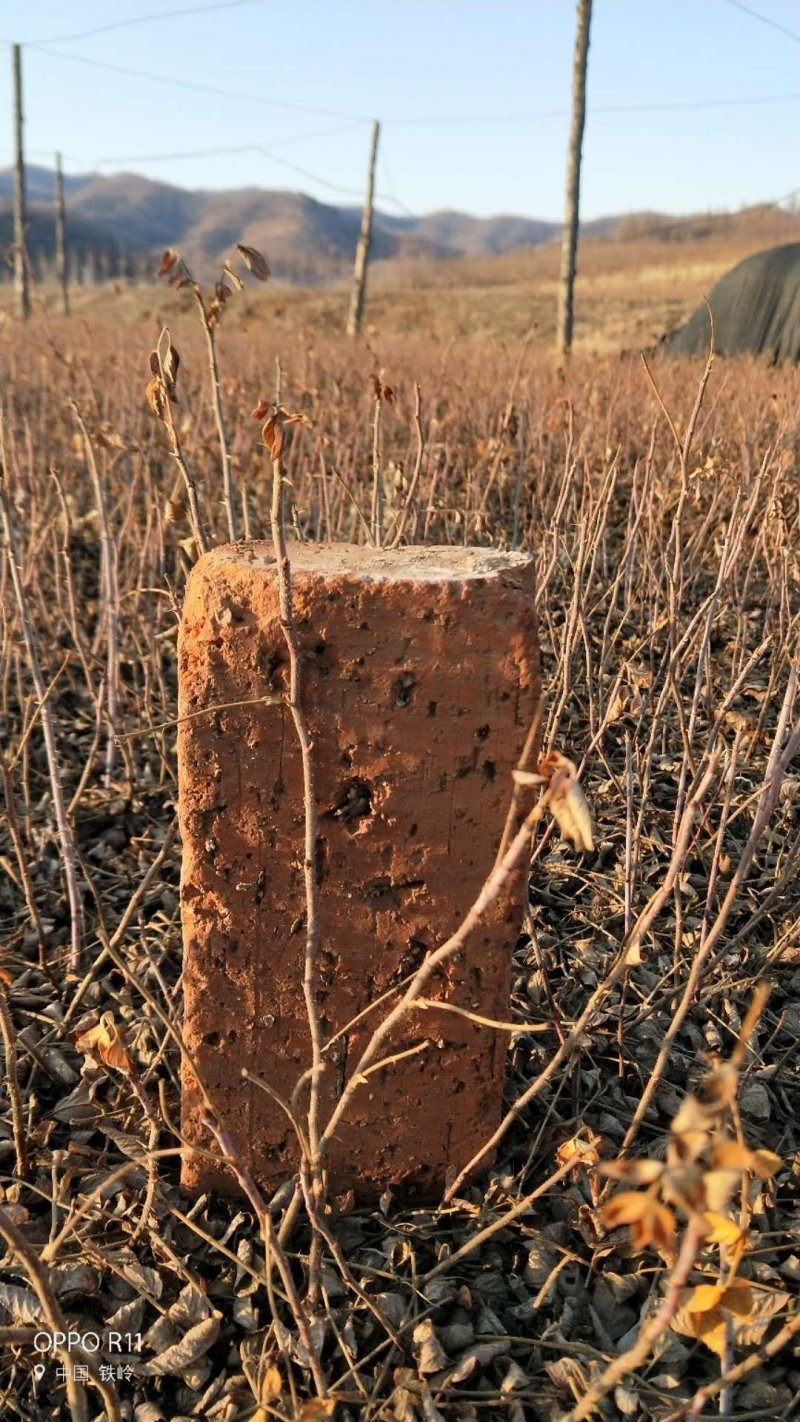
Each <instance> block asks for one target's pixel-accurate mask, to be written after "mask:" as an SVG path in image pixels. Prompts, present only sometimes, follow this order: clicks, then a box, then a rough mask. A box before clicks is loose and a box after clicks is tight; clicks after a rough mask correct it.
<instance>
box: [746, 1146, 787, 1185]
mask: <svg viewBox="0 0 800 1422" xmlns="http://www.w3.org/2000/svg"><path fill="white" fill-rule="evenodd" d="M782 1165H783V1161H782V1159H781V1157H780V1156H779V1155H776V1154H775V1152H774V1150H754V1151H753V1152H752V1153H751V1160H750V1169H751V1170H752V1172H753V1174H754V1175H757V1176H758V1178H759V1180H771V1178H772V1176H773V1175H776V1174H777V1172H778V1171H779V1170H780V1168H781V1166H782Z"/></svg>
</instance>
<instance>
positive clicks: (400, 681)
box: [394, 672, 417, 706]
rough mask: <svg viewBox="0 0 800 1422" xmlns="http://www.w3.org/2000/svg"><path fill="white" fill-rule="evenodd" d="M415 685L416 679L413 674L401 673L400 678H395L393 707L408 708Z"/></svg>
mask: <svg viewBox="0 0 800 1422" xmlns="http://www.w3.org/2000/svg"><path fill="white" fill-rule="evenodd" d="M416 684H417V679H416V677H415V676H414V673H413V672H403V674H402V676H400V677H398V678H397V681H396V682H395V684H394V704H395V706H408V705H409V704H410V701H411V696H412V694H413V691H414V687H415V686H416Z"/></svg>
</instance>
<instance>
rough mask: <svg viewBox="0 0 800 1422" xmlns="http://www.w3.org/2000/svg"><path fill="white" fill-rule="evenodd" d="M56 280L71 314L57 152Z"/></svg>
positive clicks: (63, 304) (63, 307)
mask: <svg viewBox="0 0 800 1422" xmlns="http://www.w3.org/2000/svg"><path fill="white" fill-rule="evenodd" d="M56 280H57V281H58V285H59V287H60V289H61V310H62V311H63V313H64V315H65V316H69V266H68V260H67V212H66V207H65V204H64V174H63V172H62V170H61V154H60V153H57V154H56Z"/></svg>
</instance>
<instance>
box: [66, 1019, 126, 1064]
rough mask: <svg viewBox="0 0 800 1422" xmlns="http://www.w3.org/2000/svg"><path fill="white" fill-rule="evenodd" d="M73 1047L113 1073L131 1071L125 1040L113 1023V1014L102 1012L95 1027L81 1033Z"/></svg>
mask: <svg viewBox="0 0 800 1422" xmlns="http://www.w3.org/2000/svg"><path fill="white" fill-rule="evenodd" d="M75 1046H76V1047H77V1049H78V1051H79V1052H83V1054H84V1056H92V1057H95V1058H96V1060H97V1061H100V1062H102V1063H103V1065H104V1066H107V1067H111V1068H112V1069H113V1070H114V1071H123V1072H128V1073H129V1072H131V1071H133V1063H132V1062H131V1059H130V1057H129V1055H128V1049H127V1047H126V1046H125V1039H124V1037H123V1034H122V1031H121V1030H120V1028H119V1027H118V1026H117V1024H116V1022H115V1021H114V1014H113V1012H104V1013H103V1015H102V1017H101V1018H100V1021H99V1022H98V1023H97V1026H96V1027H90V1028H89V1030H88V1032H81V1033H80V1035H79V1036H77V1037H76V1038H75Z"/></svg>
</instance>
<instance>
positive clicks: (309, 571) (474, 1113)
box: [178, 543, 540, 1199]
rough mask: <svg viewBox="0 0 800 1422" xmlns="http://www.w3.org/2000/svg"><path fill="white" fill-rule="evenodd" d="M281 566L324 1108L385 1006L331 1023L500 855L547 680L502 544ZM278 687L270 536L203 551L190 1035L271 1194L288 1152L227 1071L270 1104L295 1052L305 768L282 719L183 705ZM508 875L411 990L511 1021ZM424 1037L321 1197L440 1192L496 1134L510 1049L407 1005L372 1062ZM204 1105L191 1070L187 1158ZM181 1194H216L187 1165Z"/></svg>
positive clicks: (434, 930) (388, 1079)
mask: <svg viewBox="0 0 800 1422" xmlns="http://www.w3.org/2000/svg"><path fill="white" fill-rule="evenodd" d="M291 559H292V568H293V584H294V606H295V613H296V619H297V623H298V631H299V636H300V639H301V644H302V650H303V672H302V676H303V701H304V704H305V706H306V707H307V709H308V715H309V718H310V722H311V728H312V733H313V738H314V755H315V763H316V771H317V798H318V805H319V841H318V864H319V872H320V876H321V899H322V910H321V981H322V988H321V1011H322V1016H323V1021H324V1031H325V1036H326V1039H327V1038H328V1037H330V1036H331V1035H332V1034H333V1033H335V1032H337V1031H339V1030H340V1029H342V1028H345V1027H347V1030H346V1032H345V1033H344V1035H343V1036H341V1037H340V1038H339V1040H338V1041H337V1043H336V1044H335V1045H334V1046H333V1047H332V1049H331V1051H330V1052H329V1053H328V1055H327V1060H328V1061H329V1067H328V1070H327V1071H326V1073H325V1076H324V1079H323V1102H324V1103H325V1106H326V1109H327V1110H329V1109H330V1107H331V1106H332V1105H333V1104H334V1103H335V1101H336V1100H337V1099H338V1094H339V1092H340V1091H341V1085H342V1082H343V1081H344V1079H345V1077H346V1074H347V1072H348V1069H349V1068H352V1066H353V1064H354V1062H355V1061H356V1060H357V1059H358V1056H359V1054H360V1052H361V1050H362V1048H363V1046H364V1044H365V1041H366V1039H367V1036H368V1034H369V1032H370V1030H371V1026H372V1025H374V1024H375V1022H376V1021H377V1020H378V1017H377V1014H372V1015H368V1016H367V1017H366V1018H365V1019H364V1020H362V1021H360V1022H358V1023H355V1024H353V1025H351V1026H349V1027H348V1026H347V1024H349V1023H351V1022H352V1019H353V1018H355V1017H356V1016H357V1015H358V1014H359V1013H360V1012H362V1010H363V1009H364V1008H366V1007H367V1006H368V1005H369V1004H370V1003H372V1002H374V1001H375V1000H376V999H378V998H380V997H381V995H382V994H385V993H387V992H388V991H389V990H390V989H391V988H392V987H393V986H394V985H396V984H397V983H399V982H400V981H401V980H402V979H404V978H405V977H407V975H408V974H409V973H411V972H412V971H413V970H414V969H415V968H416V967H417V965H418V964H419V963H420V962H421V961H422V959H423V957H424V955H425V954H426V952H427V951H428V950H429V949H431V948H433V947H435V946H436V945H437V944H439V943H440V942H442V940H443V939H444V938H445V937H447V936H449V934H450V933H451V932H452V931H453V929H454V928H455V927H456V926H457V925H458V924H459V922H460V921H461V919H462V917H463V915H464V913H465V911H466V909H467V908H468V907H469V905H470V904H471V903H472V901H473V899H474V897H475V895H476V893H477V891H478V890H479V888H480V886H481V884H482V883H483V881H484V879H485V877H486V875H487V873H488V872H489V870H490V869H491V867H492V864H493V862H494V858H495V854H496V851H497V846H498V843H499V839H500V835H501V833H502V829H503V825H504V823H505V818H506V814H507V809H508V804H509V796H510V791H511V771H512V769H513V767H514V765H515V764H516V762H517V760H518V758H519V754H520V750H521V747H522V744H523V742H524V739H525V736H526V734H527V731H528V728H529V726H530V723H531V721H532V718H533V716H534V713H535V710H536V706H537V701H538V697H539V691H540V685H539V660H538V649H537V638H536V628H535V622H534V615H533V582H532V580H533V571H532V564H531V563H530V561H529V560H528V559H527V558H525V557H523V556H522V555H520V554H502V553H498V552H494V551H492V550H485V549H482V550H477V549H453V548H414V549H408V550H400V551H396V552H378V551H374V550H369V549H364V548H356V547H347V546H343V545H336V546H333V547H320V546H314V545H307V544H306V545H295V546H293V547H292V549H291ZM286 678H287V652H286V646H285V642H284V638H283V634H282V631H281V627H280V622H279V614H278V589H277V578H276V569H275V562H274V558H273V556H272V551H271V545H268V544H265V543H257V544H252V545H242V546H238V547H234V546H231V547H226V548H220V549H217V550H215V551H214V552H212V553H208V554H206V555H205V556H204V557H203V558H201V559H200V561H199V562H198V564H197V566H196V567H195V568H194V570H193V572H192V575H191V577H190V579H189V584H188V588H187V592H186V601H185V606H184V614H183V625H182V629H181V638H180V713H181V715H182V716H184V717H190V719H186V720H184V721H183V722H182V724H181V725H180V729H179V738H178V764H179V783H180V819H181V828H182V833H183V841H184V859H183V878H182V908H183V931H184V944H185V960H184V987H185V1019H184V1024H185V1035H186V1041H187V1044H188V1046H189V1048H190V1050H191V1052H192V1053H193V1055H194V1058H195V1060H196V1062H197V1065H198V1067H199V1070H200V1073H201V1075H202V1078H203V1080H204V1082H205V1084H206V1087H207V1089H208V1091H209V1093H210V1095H211V1097H212V1099H213V1101H214V1102H215V1104H216V1106H217V1107H218V1109H219V1110H220V1112H221V1114H222V1116H223V1119H224V1120H225V1123H226V1125H227V1126H228V1127H229V1129H230V1131H231V1133H232V1135H233V1138H234V1140H235V1141H236V1143H237V1146H238V1149H239V1150H240V1151H241V1154H242V1157H243V1159H244V1160H245V1161H246V1162H247V1164H248V1165H249V1167H250V1169H251V1170H252V1172H253V1174H254V1176H255V1177H256V1179H257V1180H258V1181H259V1182H260V1183H261V1184H262V1185H263V1186H264V1187H265V1188H266V1189H270V1188H272V1187H275V1186H277V1185H278V1184H279V1183H280V1182H281V1181H282V1180H283V1179H285V1178H286V1176H287V1175H289V1174H291V1173H292V1172H293V1171H294V1169H295V1168H296V1159H297V1152H296V1147H295V1142H294V1139H293V1135H292V1130H291V1127H290V1125H289V1123H288V1121H287V1119H286V1117H285V1115H284V1114H283V1113H282V1111H281V1109H280V1108H279V1107H278V1106H276V1105H275V1104H274V1103H273V1102H272V1101H271V1100H270V1098H268V1097H267V1096H266V1095H265V1094H264V1093H263V1092H261V1091H259V1090H258V1089H257V1088H255V1087H252V1086H250V1085H247V1084H246V1083H244V1082H243V1081H242V1080H241V1077H240V1070H241V1067H242V1066H243V1065H246V1066H248V1067H249V1068H250V1070H252V1071H254V1072H256V1073H258V1074H260V1075H261V1076H262V1077H263V1078H264V1079H266V1080H267V1081H269V1082H270V1084H271V1085H272V1086H273V1087H275V1088H276V1089H277V1090H278V1091H279V1092H280V1093H281V1094H282V1095H284V1096H286V1097H288V1096H290V1095H291V1092H292V1090H293V1088H294V1086H295V1083H296V1081H297V1078H298V1077H299V1075H300V1073H301V1072H303V1071H304V1070H305V1068H306V1067H307V1065H308V1063H309V1039H308V1030H307V1026H306V1021H305V1012H304V1006H303V995H302V986H301V981H302V967H303V952H304V914H305V899H304V886H303V875H302V844H303V796H302V776H301V766H300V758H299V753H298V748H297V744H296V739H295V732H294V728H293V725H292V721H291V716H290V714H289V712H288V710H287V709H286V707H285V705H283V704H276V705H256V706H241V707H237V708H235V709H226V710H222V709H221V710H216V711H213V712H211V713H210V714H207V715H202V716H199V717H192V716H191V713H193V712H196V711H201V710H204V709H205V708H209V707H215V706H220V705H223V704H224V703H228V702H233V701H242V700H244V699H245V698H249V697H253V698H255V697H263V696H264V695H265V694H269V693H275V694H280V692H281V691H282V690H283V688H284V687H285V685H286ZM523 878H524V876H522V875H520V876H518V879H517V883H516V885H515V886H514V889H513V890H512V891H511V892H510V893H509V894H507V895H506V896H505V897H504V898H503V900H502V901H501V902H500V903H499V904H498V905H497V907H496V909H495V911H493V912H492V914H491V915H490V916H489V917H488V918H487V920H486V922H484V923H483V924H482V925H481V926H480V927H479V928H478V929H477V930H476V932H475V933H474V934H473V935H472V938H471V939H470V941H469V943H468V946H467V948H466V949H465V951H464V952H463V953H461V954H459V955H458V956H457V957H456V958H455V959H454V960H452V961H451V962H450V963H449V965H447V966H446V967H445V968H444V969H443V970H442V972H441V973H440V974H439V975H438V976H437V977H436V978H434V980H433V981H432V982H431V983H430V984H429V988H428V991H427V996H428V997H433V998H441V999H447V1000H448V1001H449V1002H451V1003H455V1004H458V1005H460V1006H462V1007H464V1008H467V1009H469V1010H471V1011H474V1012H479V1013H481V1014H482V1015H483V1016H486V1017H491V1018H500V1019H504V1020H507V1019H508V1016H509V978H510V959H511V950H512V948H513V945H514V941H515V938H516V936H517V933H518V930H519V925H520V921H521V899H522V892H523V887H522V886H523ZM380 1011H381V1009H380V1008H378V1009H377V1012H378V1013H379V1012H380ZM425 1039H428V1040H429V1041H430V1043H431V1045H430V1046H429V1047H428V1048H426V1049H425V1050H424V1051H423V1052H421V1053H419V1054H418V1055H416V1056H414V1057H411V1058H410V1059H408V1060H406V1061H403V1062H399V1063H398V1064H396V1065H395V1066H391V1067H387V1068H384V1069H381V1070H380V1071H378V1072H377V1073H376V1074H375V1075H372V1076H371V1077H370V1078H369V1080H368V1081H367V1082H366V1083H365V1084H364V1085H363V1086H361V1087H360V1088H359V1090H358V1092H357V1093H356V1096H355V1098H354V1103H353V1108H352V1111H351V1113H350V1115H349V1117H348V1118H347V1120H346V1121H345V1123H344V1124H343V1125H342V1127H341V1129H340V1130H339V1132H338V1133H337V1136H336V1139H335V1140H334V1141H333V1143H332V1146H331V1150H330V1153H329V1157H328V1163H329V1172H330V1180H331V1185H332V1188H333V1190H334V1192H338V1191H342V1190H346V1189H348V1188H349V1187H352V1188H354V1189H355V1191H356V1194H357V1195H358V1196H359V1197H360V1198H362V1199H364V1198H369V1197H374V1196H375V1195H376V1194H379V1193H380V1192H381V1191H382V1190H384V1189H385V1188H386V1187H387V1186H391V1187H394V1188H400V1189H401V1190H402V1189H406V1190H407V1191H411V1192H413V1193H414V1194H416V1195H418V1196H420V1197H422V1196H426V1195H427V1196H428V1197H430V1196H432V1195H435V1194H436V1193H437V1191H439V1190H441V1188H442V1186H443V1184H444V1182H445V1178H446V1175H447V1173H448V1172H449V1171H450V1170H452V1169H453V1168H457V1167H459V1166H460V1165H463V1164H464V1163H465V1162H466V1161H467V1160H468V1159H469V1158H471V1156H472V1155H473V1153H474V1152H475V1150H476V1149H477V1147H478V1146H479V1145H480V1144H481V1143H482V1142H483V1141H484V1140H485V1138H486V1136H487V1134H488V1133H489V1132H490V1131H491V1130H492V1128H493V1127H494V1126H495V1125H496V1123H497V1120H498V1115H499V1111H500V1105H501V1093H502V1087H503V1072H504V1062H505V1055H506V1046H507V1040H508V1038H507V1034H505V1033H503V1032H499V1031H496V1030H493V1029H487V1028H485V1027H477V1026H475V1025H474V1024H473V1023H472V1022H470V1021H468V1020H467V1019H466V1018H464V1017H461V1016H458V1015H456V1014H454V1013H450V1012H442V1011H437V1010H436V1009H419V1010H416V1011H415V1012H414V1013H413V1014H412V1015H410V1016H409V1017H408V1018H407V1019H406V1021H405V1024H404V1026H403V1028H402V1030H400V1031H398V1033H397V1034H396V1036H395V1038H394V1040H393V1043H392V1046H391V1048H390V1050H391V1051H397V1050H401V1049H402V1048H403V1047H405V1046H409V1045H413V1044H414V1043H418V1042H421V1041H423V1040H425ZM201 1116H202V1108H201V1102H200V1100H199V1096H198V1092H197V1088H196V1085H195V1082H194V1080H193V1077H192V1074H191V1071H188V1070H186V1071H185V1072H184V1098H183V1125H184V1130H185V1132H186V1136H187V1138H188V1140H189V1141H190V1142H191V1143H192V1145H193V1146H197V1145H205V1146H208V1145H210V1140H209V1137H208V1135H207V1133H206V1132H205V1130H204V1127H203V1125H202V1120H201ZM183 1181H184V1184H185V1185H186V1186H187V1187H188V1188H191V1189H197V1188H204V1189H205V1188H218V1189H227V1190H230V1189H231V1188H232V1184H233V1182H232V1178H231V1177H230V1176H229V1175H228V1173H227V1169H226V1168H225V1167H224V1166H215V1165H214V1163H213V1162H210V1161H209V1160H207V1159H205V1158H204V1157H203V1155H201V1154H200V1153H199V1152H197V1151H195V1150H188V1151H187V1152H186V1154H185V1159H184V1165H183Z"/></svg>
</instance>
